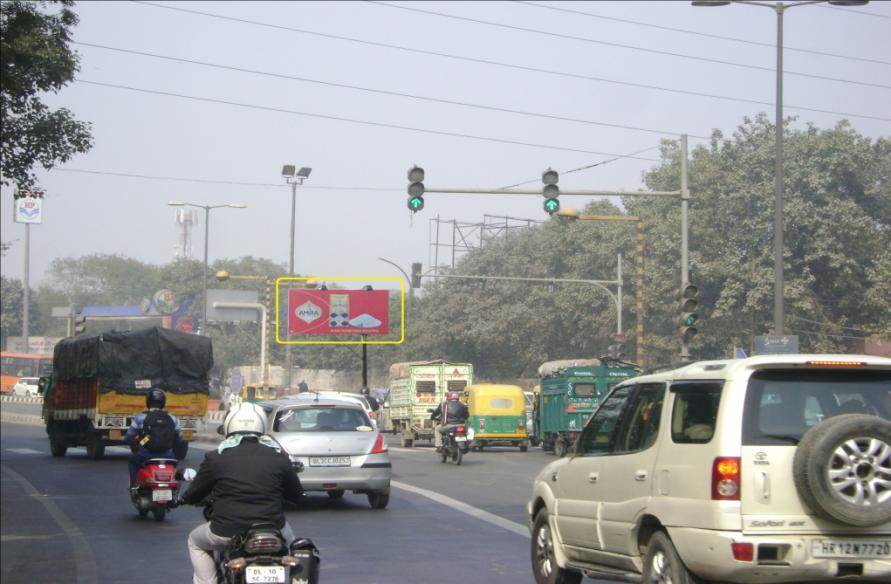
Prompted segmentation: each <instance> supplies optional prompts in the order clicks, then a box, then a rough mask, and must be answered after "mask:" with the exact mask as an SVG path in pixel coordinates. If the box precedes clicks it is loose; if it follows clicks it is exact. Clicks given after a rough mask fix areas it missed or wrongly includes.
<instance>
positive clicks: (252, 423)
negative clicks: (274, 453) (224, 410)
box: [223, 402, 266, 436]
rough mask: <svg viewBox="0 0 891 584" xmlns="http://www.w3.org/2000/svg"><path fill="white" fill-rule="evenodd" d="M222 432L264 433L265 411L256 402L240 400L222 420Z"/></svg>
mask: <svg viewBox="0 0 891 584" xmlns="http://www.w3.org/2000/svg"><path fill="white" fill-rule="evenodd" d="M223 432H224V433H225V434H226V436H229V435H230V434H265V433H266V411H265V410H264V409H263V408H261V407H260V406H258V405H256V404H252V403H250V402H242V403H240V404H238V405H236V406H234V407H233V408H232V410H231V411H230V412H229V414H228V415H227V416H226V421H225V422H223Z"/></svg>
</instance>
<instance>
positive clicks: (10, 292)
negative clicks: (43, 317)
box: [0, 276, 40, 347]
mask: <svg viewBox="0 0 891 584" xmlns="http://www.w3.org/2000/svg"><path fill="white" fill-rule="evenodd" d="M24 296H25V295H24V288H23V287H22V281H21V280H18V279H15V278H7V277H6V276H0V346H3V347H5V346H6V339H8V338H9V337H13V336H20V335H21V334H22V304H23V300H24ZM29 304H30V312H29V313H28V324H29V330H30V331H31V334H39V332H40V331H39V330H35V325H36V324H37V322H38V321H39V320H40V310H39V308H38V306H37V303H36V302H35V299H34V294H33V293H32V294H31V300H30V302H29Z"/></svg>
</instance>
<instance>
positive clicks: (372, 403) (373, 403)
mask: <svg viewBox="0 0 891 584" xmlns="http://www.w3.org/2000/svg"><path fill="white" fill-rule="evenodd" d="M361 394H362V397H364V398H365V400H366V401H367V402H368V406H369V407H370V408H371V411H373V412H376V411H378V410H379V409H381V403H380V402H379V401H377V398H376V397H374V396H373V395H371V390H370V389H368V388H367V387H363V388H362V390H361Z"/></svg>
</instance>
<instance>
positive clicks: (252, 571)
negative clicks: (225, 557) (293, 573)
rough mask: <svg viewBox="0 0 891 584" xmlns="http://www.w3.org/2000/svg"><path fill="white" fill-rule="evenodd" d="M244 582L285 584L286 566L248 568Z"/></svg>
mask: <svg viewBox="0 0 891 584" xmlns="http://www.w3.org/2000/svg"><path fill="white" fill-rule="evenodd" d="M244 581H245V582H247V583H248V584H284V582H285V567H284V566H247V567H246V568H245V569H244Z"/></svg>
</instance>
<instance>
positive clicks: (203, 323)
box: [167, 201, 247, 334]
mask: <svg viewBox="0 0 891 584" xmlns="http://www.w3.org/2000/svg"><path fill="white" fill-rule="evenodd" d="M167 204H168V205H169V206H171V207H195V208H197V209H204V277H203V278H201V286H202V290H203V295H204V316H203V318H202V320H201V330H202V331H204V333H205V334H207V242H208V240H209V236H210V210H211V209H220V208H222V207H229V208H231V209H244V208H246V207H247V205H245V204H244V203H225V204H223V205H201V204H199V203H190V202H188V201H170V202H169V203H167Z"/></svg>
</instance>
